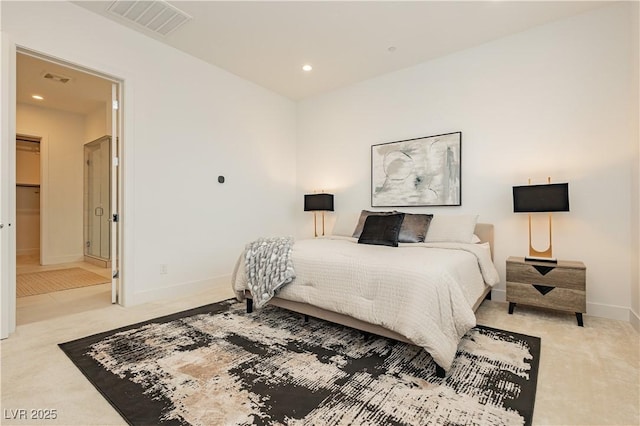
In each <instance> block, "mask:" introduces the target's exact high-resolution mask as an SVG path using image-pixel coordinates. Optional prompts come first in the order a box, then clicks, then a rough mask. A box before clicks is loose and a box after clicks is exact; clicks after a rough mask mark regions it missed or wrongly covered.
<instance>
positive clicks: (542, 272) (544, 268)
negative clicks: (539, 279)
mask: <svg viewBox="0 0 640 426" xmlns="http://www.w3.org/2000/svg"><path fill="white" fill-rule="evenodd" d="M533 267H534V268H536V271H538V272H539V273H540V275H547V274H548V273H549V272H551V271H553V270H554V269H556V267H555V266H544V265H533Z"/></svg>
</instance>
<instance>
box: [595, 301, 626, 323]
mask: <svg viewBox="0 0 640 426" xmlns="http://www.w3.org/2000/svg"><path fill="white" fill-rule="evenodd" d="M630 312H631V309H629V308H627V307H624V306H615V305H606V304H604V303H593V302H587V315H591V316H594V317H600V318H609V319H614V320H620V321H626V322H629V313H630Z"/></svg>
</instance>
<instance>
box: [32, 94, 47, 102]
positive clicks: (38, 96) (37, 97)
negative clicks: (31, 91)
mask: <svg viewBox="0 0 640 426" xmlns="http://www.w3.org/2000/svg"><path fill="white" fill-rule="evenodd" d="M31 97H32V98H33V99H37V100H39V101H41V100H43V99H44V98H43V97H42V96H40V95H33V96H31Z"/></svg>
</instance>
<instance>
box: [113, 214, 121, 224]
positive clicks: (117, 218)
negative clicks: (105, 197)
mask: <svg viewBox="0 0 640 426" xmlns="http://www.w3.org/2000/svg"><path fill="white" fill-rule="evenodd" d="M113 221H114V222H116V223H118V222H120V215H119V214H118V213H114V214H113Z"/></svg>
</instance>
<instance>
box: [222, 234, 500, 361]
mask: <svg viewBox="0 0 640 426" xmlns="http://www.w3.org/2000/svg"><path fill="white" fill-rule="evenodd" d="M292 260H293V266H294V269H295V273H296V278H295V280H293V282H292V283H290V284H288V285H287V286H285V287H283V288H282V289H281V290H280V292H279V293H278V295H277V297H279V298H281V299H287V300H292V301H296V302H302V303H307V304H310V305H314V306H317V307H320V308H323V309H326V310H329V311H333V312H337V313H340V314H345V315H348V316H351V317H353V318H357V319H359V320H362V321H366V322H369V323H372V324H376V325H380V326H382V327H384V328H387V329H389V330H392V331H395V332H396V333H399V334H401V335H403V336H404V337H406V338H407V339H408V340H410V341H411V342H413V343H414V344H416V345H418V346H421V347H423V348H424V349H425V350H427V351H428V352H429V354H430V355H431V356H432V357H433V359H434V360H435V361H436V362H437V363H438V365H439V366H441V367H442V368H444V369H445V371H448V370H449V369H450V368H451V364H452V362H453V359H454V357H455V354H456V350H457V347H458V343H459V341H460V339H461V338H462V336H463V335H464V334H465V333H466V332H467V331H469V329H471V328H472V327H473V326H475V324H476V322H475V315H474V313H473V309H472V306H473V304H474V303H475V301H476V300H477V299H478V298H479V297H480V295H481V294H482V292H483V290H484V287H485V283H486V284H487V285H490V286H493V285H495V284H497V283H498V281H499V277H498V273H497V271H496V269H495V267H494V265H493V262H492V260H491V255H490V253H489V250H488V247H487V246H483V245H481V244H459V243H414V244H400V246H399V247H397V248H392V247H384V246H375V245H366V244H358V243H357V240H356V239H353V238H347V237H328V238H318V239H312V240H299V241H296V243H295V244H294V247H293V253H292ZM232 285H233V288H234V290H235V292H236V295H237V297H238V299H239V300H243V299H244V290H246V289H247V278H246V275H245V272H244V264H243V262H242V261H240V260H239V262H238V264H237V265H236V271H234V275H233V279H232Z"/></svg>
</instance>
